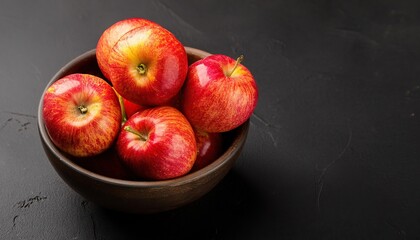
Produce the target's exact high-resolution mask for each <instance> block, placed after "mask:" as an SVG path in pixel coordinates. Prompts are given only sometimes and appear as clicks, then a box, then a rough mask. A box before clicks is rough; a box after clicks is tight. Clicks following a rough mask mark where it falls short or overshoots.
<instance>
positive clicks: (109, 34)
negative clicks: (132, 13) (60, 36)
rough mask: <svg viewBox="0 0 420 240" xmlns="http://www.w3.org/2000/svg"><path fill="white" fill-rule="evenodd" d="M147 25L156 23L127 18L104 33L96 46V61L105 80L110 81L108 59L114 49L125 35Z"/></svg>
mask: <svg viewBox="0 0 420 240" xmlns="http://www.w3.org/2000/svg"><path fill="white" fill-rule="evenodd" d="M145 24H150V25H152V24H155V23H153V22H151V21H149V20H147V19H142V18H127V19H124V20H121V21H118V22H116V23H114V24H112V25H111V26H110V27H108V28H107V29H106V30H105V31H104V32H103V33H102V35H101V36H100V38H99V40H98V43H97V44H96V59H97V62H98V66H99V68H100V69H101V72H102V74H103V75H104V76H105V78H107V79H109V73H108V69H109V66H108V57H109V53H110V51H111V50H112V47H113V46H114V45H115V43H117V42H118V40H119V39H120V38H121V37H122V36H123V35H124V34H126V33H127V32H129V31H130V30H132V29H134V28H136V27H141V26H144V25H145Z"/></svg>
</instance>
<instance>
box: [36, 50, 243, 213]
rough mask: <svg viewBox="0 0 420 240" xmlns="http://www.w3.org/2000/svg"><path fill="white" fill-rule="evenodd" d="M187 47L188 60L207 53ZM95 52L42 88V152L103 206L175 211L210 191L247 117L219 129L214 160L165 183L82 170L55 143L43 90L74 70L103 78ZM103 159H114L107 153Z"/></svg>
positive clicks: (235, 153) (227, 165)
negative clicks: (46, 117)
mask: <svg viewBox="0 0 420 240" xmlns="http://www.w3.org/2000/svg"><path fill="white" fill-rule="evenodd" d="M185 49H186V52H187V55H188V61H189V64H191V63H193V62H195V61H197V60H199V59H202V58H204V57H206V56H208V55H210V54H209V53H208V52H205V51H202V50H199V49H195V48H190V47H185ZM95 53H96V52H95V49H93V50H90V51H88V52H86V53H84V54H82V55H80V56H78V57H76V58H75V59H73V60H72V61H70V62H69V63H68V64H66V65H65V66H64V67H63V68H62V69H60V70H59V71H58V72H57V73H56V74H55V75H54V77H53V78H52V79H51V80H50V82H49V83H48V85H47V86H46V88H45V90H44V92H43V94H42V96H41V100H40V102H39V107H38V130H39V136H40V138H41V141H42V146H43V148H44V151H45V153H46V155H47V157H48V159H49V161H50V163H51V165H52V166H53V168H54V169H55V171H56V172H57V173H58V174H59V176H60V177H61V178H62V179H63V180H64V181H65V182H66V183H67V184H68V185H69V186H70V187H71V188H72V189H73V190H75V191H76V192H77V193H79V194H80V195H81V196H82V197H84V198H85V199H87V200H88V201H91V202H94V203H96V204H98V205H100V206H102V207H104V208H108V209H112V210H115V211H120V212H126V213H131V214H144V213H157V212H163V211H167V210H171V209H175V208H178V207H181V206H184V205H187V204H189V203H191V202H193V201H195V200H197V199H199V198H200V197H202V196H204V195H205V194H206V193H208V192H209V191H210V190H211V189H213V188H214V187H215V186H216V185H217V184H218V183H219V182H220V181H221V180H222V179H223V177H224V176H225V175H226V174H227V173H228V172H229V170H230V169H231V168H232V166H233V165H234V163H235V161H236V159H237V158H238V157H239V155H240V153H241V150H242V148H243V146H244V144H245V141H246V137H247V134H248V129H249V119H248V120H247V121H246V122H245V123H244V124H242V125H241V126H239V127H238V128H236V129H234V130H232V131H229V132H226V133H223V145H224V153H223V154H222V155H221V156H220V157H219V158H218V159H216V160H215V161H214V162H213V163H211V164H209V165H208V166H206V167H204V168H202V169H200V170H198V171H195V172H191V173H188V174H187V175H184V176H181V177H178V178H174V179H170V180H163V181H142V180H136V179H122V178H118V177H110V176H106V175H103V174H99V173H97V172H95V171H92V169H89V168H86V167H85V166H83V164H80V161H78V159H76V158H74V157H71V156H69V155H67V154H65V153H64V152H62V151H61V150H59V149H58V148H57V147H56V146H55V145H54V144H53V142H52V141H51V139H50V138H49V136H48V133H47V130H46V128H45V125H44V119H43V117H42V109H43V97H44V94H45V91H46V89H47V88H48V87H49V86H50V85H51V84H52V83H54V82H55V81H57V80H58V79H60V78H62V77H64V76H66V75H68V74H72V73H89V74H93V75H96V76H99V77H102V78H104V77H103V75H102V73H101V71H100V69H99V67H98V64H97V61H96V55H95ZM110 151H112V150H110ZM111 155H113V156H115V154H111ZM101 157H103V158H112V156H110V155H109V154H108V155H101Z"/></svg>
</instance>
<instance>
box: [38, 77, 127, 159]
mask: <svg viewBox="0 0 420 240" xmlns="http://www.w3.org/2000/svg"><path fill="white" fill-rule="evenodd" d="M43 118H44V122H45V127H46V129H47V132H48V134H49V136H50V138H51V141H52V142H53V143H54V144H55V145H56V146H57V147H58V148H59V149H61V150H62V151H64V152H66V153H68V154H70V155H73V156H78V157H85V156H92V155H96V154H99V153H101V152H103V151H105V150H106V149H107V148H109V147H110V146H111V145H112V143H113V142H114V140H115V139H116V137H117V135H118V132H119V130H120V126H121V110H120V105H119V102H118V97H117V95H116V94H115V92H114V90H113V89H112V87H111V86H110V85H109V84H108V83H107V82H106V81H105V80H103V79H101V78H99V77H96V76H93V75H89V74H71V75H68V76H65V77H63V78H61V79H59V80H57V81H56V82H54V83H53V84H52V85H51V86H50V87H49V88H48V89H47V91H46V92H45V95H44V97H43Z"/></svg>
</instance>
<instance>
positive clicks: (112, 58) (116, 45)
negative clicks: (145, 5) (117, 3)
mask: <svg viewBox="0 0 420 240" xmlns="http://www.w3.org/2000/svg"><path fill="white" fill-rule="evenodd" d="M127 21H130V22H133V23H126V25H128V27H120V28H117V27H115V26H125V25H124V22H127ZM110 28H111V29H110V30H105V32H104V33H103V35H102V36H101V38H100V40H99V42H98V46H97V54H98V56H99V57H97V60H98V64H99V66H102V67H101V69H104V70H103V71H105V72H104V75H106V76H107V78H108V79H109V80H110V81H111V83H112V86H113V87H114V88H115V90H116V91H117V92H118V93H119V94H120V95H121V96H122V97H123V98H125V99H127V100H129V101H131V102H133V103H136V104H139V105H142V106H157V105H162V104H164V103H166V102H168V101H169V100H170V99H171V98H173V97H174V96H175V95H177V93H178V92H179V90H180V89H181V87H182V85H183V83H184V81H185V77H186V75H187V71H188V58H187V53H186V51H185V48H184V46H183V44H182V43H181V42H180V41H179V40H178V39H177V38H176V37H175V36H174V35H173V34H172V33H171V32H170V31H169V30H167V29H166V28H164V27H162V26H161V25H158V24H157V23H154V22H152V21H149V20H146V19H126V20H122V23H121V22H120V23H115V24H114V25H112V26H111V27H110ZM112 28H117V29H115V30H113V31H112ZM118 29H122V30H118ZM111 32H118V34H116V35H112V34H111ZM107 36H108V37H107ZM106 39H108V40H106ZM103 43H104V44H103Z"/></svg>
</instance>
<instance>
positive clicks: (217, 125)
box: [182, 54, 258, 132]
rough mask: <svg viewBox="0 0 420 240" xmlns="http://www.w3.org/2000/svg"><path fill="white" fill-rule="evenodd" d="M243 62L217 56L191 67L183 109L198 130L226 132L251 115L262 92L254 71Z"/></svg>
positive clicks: (204, 59) (184, 92)
mask: <svg viewBox="0 0 420 240" xmlns="http://www.w3.org/2000/svg"><path fill="white" fill-rule="evenodd" d="M240 61H241V58H238V60H237V61H235V60H234V59H232V58H230V57H228V56H225V55H221V54H217V55H210V56H208V57H206V58H203V59H201V60H199V61H197V62H195V63H193V64H192V65H191V66H190V67H189V71H188V76H187V80H186V82H185V88H184V89H183V100H182V109H183V113H184V114H185V116H186V117H187V119H188V120H189V121H190V123H191V124H192V125H193V126H194V127H196V128H198V129H201V130H203V131H206V132H226V131H230V130H232V129H234V128H236V127H238V126H239V125H241V124H242V123H244V122H245V121H246V120H247V119H248V118H249V117H250V116H251V114H252V112H253V111H254V109H255V107H256V105H257V99H258V89H257V85H256V83H255V80H254V77H253V76H252V74H251V72H250V71H249V70H248V69H247V68H246V67H245V66H244V65H242V64H240Z"/></svg>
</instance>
